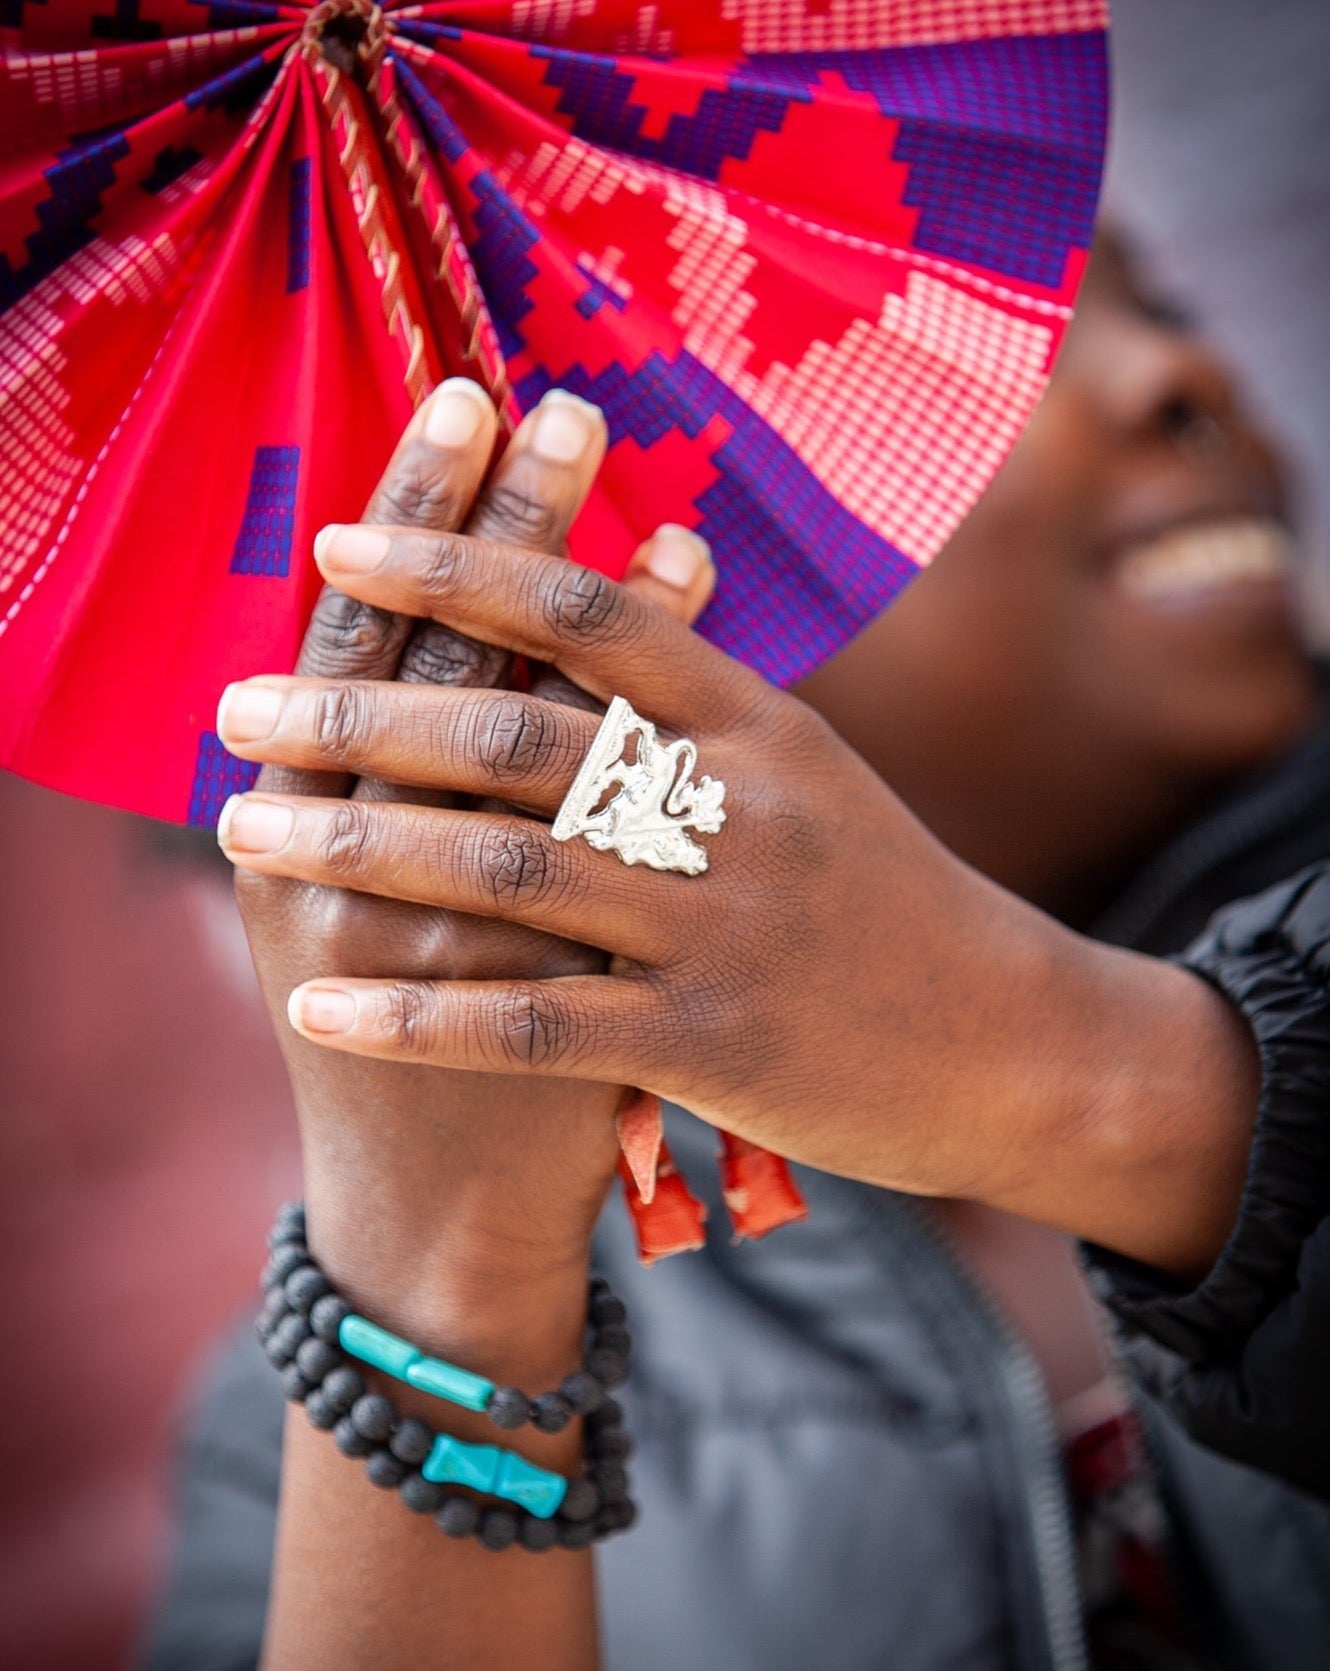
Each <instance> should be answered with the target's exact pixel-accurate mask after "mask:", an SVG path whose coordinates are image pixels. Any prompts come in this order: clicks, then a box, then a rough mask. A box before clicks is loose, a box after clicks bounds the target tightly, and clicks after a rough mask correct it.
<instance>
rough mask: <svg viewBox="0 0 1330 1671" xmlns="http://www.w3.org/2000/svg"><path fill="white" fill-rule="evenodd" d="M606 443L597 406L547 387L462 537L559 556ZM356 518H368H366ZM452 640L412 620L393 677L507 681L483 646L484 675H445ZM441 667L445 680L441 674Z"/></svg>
mask: <svg viewBox="0 0 1330 1671" xmlns="http://www.w3.org/2000/svg"><path fill="white" fill-rule="evenodd" d="M606 439H607V437H606V430H605V419H604V416H603V415H602V413H601V411H600V408H599V407H598V406H592V405H591V404H590V402H588V401H585V400H579V399H578V397H577V396H576V395H570V394H567V393H566V392H565V391H564V390H562V389H551V390H550V391H549V393H548V394H547V395H546V396H545V398H544V399H543V400H542V401H541V402H540V404H539V405H538V406H537V407H536V408H535V410H534V411H532V412H529V413H528V414H527V416H526V417H525V418H523V420H522V422H521V423H520V424H519V425H518V427H517V431H516V433H515V434H514V436H513V438H512V440H511V441H510V442H509V443H508V446H507V448H506V450H505V451H504V455H503V457H502V458H501V459H500V460H499V462H498V464H497V465H496V466H495V468H494V470H493V472H492V473H491V475H490V477H489V480H488V481H486V483H485V484H484V486H483V488H482V489H481V491H480V495H479V498H478V499H477V502H476V507H475V510H474V512H473V514H472V516H471V518H470V520H469V521H468V522H467V524H466V529H467V532H468V533H469V534H472V535H475V536H477V537H479V538H482V539H492V540H502V541H504V542H505V544H507V545H512V546H520V547H521V548H522V549H523V550H524V551H540V552H544V553H545V554H547V555H549V556H557V555H558V553H559V552H561V551H562V549H563V543H564V541H565V540H566V539H567V537H568V530H569V528H571V527H572V524H573V520H574V518H575V517H576V516H577V513H578V512H579V511H580V510H581V508H582V506H583V504H584V503H585V501H586V496H587V494H588V493H589V492H590V491H591V484H592V483H593V482H594V481H595V479H596V472H597V471H598V470H599V469H600V466H601V464H602V462H603V460H604V458H605V445H606ZM362 520H363V521H366V522H369V521H371V520H374V519H372V518H370V517H368V516H367V517H364V518H363V519H362ZM378 520H380V521H383V522H397V521H402V520H404V521H405V524H406V526H408V527H416V526H419V524H418V523H417V522H416V519H415V518H413V517H408V518H405V519H401V518H397V517H382V518H379V519H378ZM451 526H453V527H461V526H462V524H461V523H453V524H452V525H451ZM456 637H457V635H456V634H455V633H453V632H451V631H450V629H449V628H448V627H447V626H444V625H441V624H440V623H438V622H436V621H428V620H425V621H420V622H418V623H417V625H416V627H415V629H414V631H413V632H412V634H411V638H410V641H409V642H408V644H407V646H406V649H405V651H404V652H403V655H402V660H401V666H400V668H399V670H398V674H397V677H398V678H399V679H403V680H406V681H408V682H411V683H416V684H425V685H438V684H468V685H475V686H479V685H482V684H484V685H488V686H490V687H493V686H497V685H500V684H502V683H504V682H505V678H506V675H507V671H508V668H507V660H508V658H507V657H506V656H505V655H503V654H502V653H501V652H497V651H495V650H493V649H492V647H490V646H488V645H486V646H485V649H486V650H487V651H488V653H489V660H488V661H487V662H486V663H485V664H484V666H483V673H484V677H467V678H465V679H457V678H454V677H452V676H450V667H451V662H452V660H453V657H454V654H455V649H454V644H455V640H456ZM440 667H442V669H443V671H444V674H445V676H444V677H440V676H439V674H440ZM480 671H482V669H481V668H478V669H477V672H480Z"/></svg>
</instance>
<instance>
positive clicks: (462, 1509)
mask: <svg viewBox="0 0 1330 1671" xmlns="http://www.w3.org/2000/svg"><path fill="white" fill-rule="evenodd" d="M434 1524H435V1525H436V1526H437V1527H438V1528H439V1530H440V1531H441V1532H446V1533H447V1535H448V1536H449V1537H450V1538H469V1537H470V1536H471V1534H472V1532H474V1531H475V1529H476V1527H477V1526H478V1525H479V1524H480V1504H479V1503H476V1502H473V1501H472V1500H471V1498H470V1497H458V1496H451V1497H445V1498H444V1503H443V1507H442V1508H441V1509H440V1510H439V1512H438V1513H437V1514H436V1515H435V1516H434Z"/></svg>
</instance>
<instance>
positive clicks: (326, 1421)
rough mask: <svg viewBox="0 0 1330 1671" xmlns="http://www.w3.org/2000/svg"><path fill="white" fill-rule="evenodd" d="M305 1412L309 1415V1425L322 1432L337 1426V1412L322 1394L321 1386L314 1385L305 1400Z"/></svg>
mask: <svg viewBox="0 0 1330 1671" xmlns="http://www.w3.org/2000/svg"><path fill="white" fill-rule="evenodd" d="M305 1414H306V1415H307V1416H308V1417H309V1425H310V1426H311V1427H317V1428H318V1429H319V1430H320V1431H321V1432H323V1433H328V1432H330V1431H331V1430H332V1429H333V1428H334V1427H336V1426H337V1412H336V1410H334V1409H333V1407H332V1405H331V1404H329V1402H328V1400H327V1399H326V1398H325V1397H324V1396H323V1390H322V1388H319V1387H316V1388H315V1389H314V1391H313V1392H312V1393H311V1394H310V1395H309V1397H308V1398H307V1399H306V1400H305Z"/></svg>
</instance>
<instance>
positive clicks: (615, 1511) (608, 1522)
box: [595, 1498, 636, 1537]
mask: <svg viewBox="0 0 1330 1671" xmlns="http://www.w3.org/2000/svg"><path fill="white" fill-rule="evenodd" d="M635 1518H636V1511H635V1510H634V1508H633V1505H632V1504H631V1503H630V1502H628V1500H627V1499H626V1498H625V1499H624V1500H623V1501H622V1502H617V1503H606V1504H605V1506H604V1507H603V1508H602V1509H601V1511H600V1513H599V1514H598V1515H597V1516H596V1520H595V1527H596V1531H597V1533H598V1534H599V1535H600V1536H601V1537H610V1536H612V1535H613V1534H614V1533H615V1532H625V1531H627V1529H628V1528H629V1526H631V1525H632V1523H633V1520H634V1519H635Z"/></svg>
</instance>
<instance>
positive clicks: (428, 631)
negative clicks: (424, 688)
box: [397, 627, 505, 689]
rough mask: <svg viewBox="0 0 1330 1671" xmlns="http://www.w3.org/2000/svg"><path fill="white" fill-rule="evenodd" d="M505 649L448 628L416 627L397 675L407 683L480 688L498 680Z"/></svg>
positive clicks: (399, 679) (403, 682) (401, 681)
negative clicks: (498, 648) (499, 648)
mask: <svg viewBox="0 0 1330 1671" xmlns="http://www.w3.org/2000/svg"><path fill="white" fill-rule="evenodd" d="M504 660H505V656H504V652H503V651H501V650H496V649H495V648H494V646H493V645H491V644H481V643H480V642H479V641H478V640H477V639H474V638H468V637H467V636H466V635H465V634H464V633H460V632H453V631H451V630H450V629H449V628H448V627H434V628H425V629H417V631H416V634H415V637H414V638H412V640H411V642H410V643H409V644H408V645H407V647H406V651H405V653H404V655H403V657H402V663H401V666H400V667H399V668H398V672H397V678H398V681H399V682H400V683H402V684H408V685H451V686H454V687H456V688H459V689H464V688H470V689H480V688H482V687H488V686H491V685H493V684H495V683H497V681H498V678H499V675H500V674H501V672H502V669H503V665H504Z"/></svg>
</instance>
